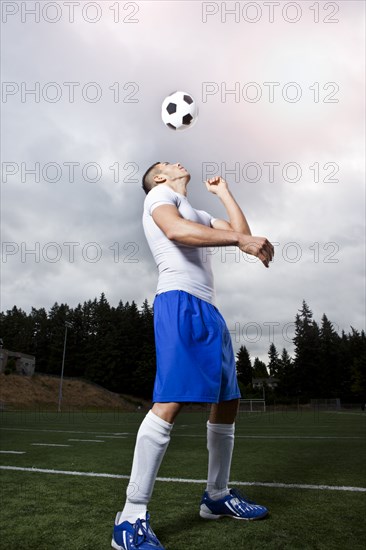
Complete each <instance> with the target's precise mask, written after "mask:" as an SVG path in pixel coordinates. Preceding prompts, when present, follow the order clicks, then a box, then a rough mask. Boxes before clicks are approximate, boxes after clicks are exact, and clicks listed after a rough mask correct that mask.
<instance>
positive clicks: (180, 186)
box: [165, 181, 187, 197]
mask: <svg viewBox="0 0 366 550" xmlns="http://www.w3.org/2000/svg"><path fill="white" fill-rule="evenodd" d="M165 185H168V187H170V189H173V191H175V192H176V193H180V194H181V195H184V196H185V197H186V196H187V188H186V184H185V183H183V182H179V183H178V181H175V182H174V183H170V184H168V183H166V184H165Z"/></svg>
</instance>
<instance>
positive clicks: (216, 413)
mask: <svg viewBox="0 0 366 550" xmlns="http://www.w3.org/2000/svg"><path fill="white" fill-rule="evenodd" d="M238 407H239V399H231V400H230V401H220V403H214V404H213V405H212V406H211V412H210V422H211V423H212V424H232V423H233V422H235V418H236V415H237V412H238Z"/></svg>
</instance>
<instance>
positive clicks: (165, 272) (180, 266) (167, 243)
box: [142, 183, 216, 305]
mask: <svg viewBox="0 0 366 550" xmlns="http://www.w3.org/2000/svg"><path fill="white" fill-rule="evenodd" d="M161 204H172V205H175V206H176V207H177V209H178V211H179V213H180V215H181V216H182V217H183V218H185V219H186V220H191V221H193V222H196V223H201V224H203V225H207V226H208V227H212V224H213V222H214V221H215V219H216V218H213V217H212V216H211V215H210V214H208V212H205V211H204V210H196V209H195V208H193V207H192V206H191V205H190V203H189V202H188V199H187V197H185V196H184V195H182V194H181V193H177V192H176V191H173V189H171V188H170V187H169V186H168V185H165V184H163V183H160V184H159V185H157V186H156V187H153V188H152V189H151V191H149V193H148V194H147V196H146V198H145V202H144V213H143V216H142V224H143V228H144V232H145V236H146V239H147V242H148V245H149V247H150V250H151V252H152V255H153V256H154V259H155V262H156V265H157V268H158V272H159V279H158V286H157V290H156V294H161V293H162V292H166V291H167V290H184V291H186V292H189V293H190V294H193V295H194V296H197V297H198V298H201V299H202V300H205V301H206V302H210V303H211V304H213V305H215V298H216V297H215V289H214V278H213V273H212V268H211V255H210V254H209V253H207V252H208V251H207V248H206V247H195V246H187V245H184V244H181V243H179V242H177V241H173V240H169V239H168V237H167V236H166V235H165V233H164V232H163V231H162V230H161V229H160V228H159V227H158V225H156V223H155V222H154V220H153V217H152V212H153V211H154V209H155V208H156V207H157V206H160V205H161Z"/></svg>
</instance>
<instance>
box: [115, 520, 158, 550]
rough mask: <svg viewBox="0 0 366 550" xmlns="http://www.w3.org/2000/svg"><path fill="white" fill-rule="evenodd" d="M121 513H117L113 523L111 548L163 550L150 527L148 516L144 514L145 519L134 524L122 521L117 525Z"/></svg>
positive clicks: (118, 549)
mask: <svg viewBox="0 0 366 550" xmlns="http://www.w3.org/2000/svg"><path fill="white" fill-rule="evenodd" d="M121 513H122V512H118V513H117V515H116V519H115V522H114V529H113V537H112V548H115V549H116V550H135V549H137V550H157V548H159V549H160V550H165V549H164V546H162V545H161V544H160V542H159V540H158V538H157V536H156V535H155V533H154V531H153V530H152V529H151V527H150V514H149V513H148V512H146V518H145V519H138V520H137V521H136V523H133V524H132V523H130V522H129V521H124V522H123V523H121V524H120V525H117V522H118V519H119V517H120V514H121Z"/></svg>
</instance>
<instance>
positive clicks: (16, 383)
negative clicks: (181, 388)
mask: <svg viewBox="0 0 366 550" xmlns="http://www.w3.org/2000/svg"><path fill="white" fill-rule="evenodd" d="M59 383H60V379H59V377H54V376H48V375H39V374H35V375H33V376H20V375H17V374H8V375H5V374H0V404H1V409H2V410H15V409H18V408H32V407H39V408H42V409H43V408H44V409H48V410H57V406H58V393H59ZM139 406H141V407H142V408H147V407H149V406H151V404H150V403H149V402H148V401H144V400H143V399H138V398H134V397H130V396H127V395H126V396H125V395H123V396H120V395H119V394H117V393H113V392H111V391H108V390H106V389H104V388H102V387H101V386H97V385H95V384H92V383H89V382H87V381H85V380H79V379H73V378H64V381H63V385H62V410H63V411H65V410H69V409H113V408H118V409H122V410H125V411H135V410H136V409H137V408H138V407H139Z"/></svg>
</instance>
